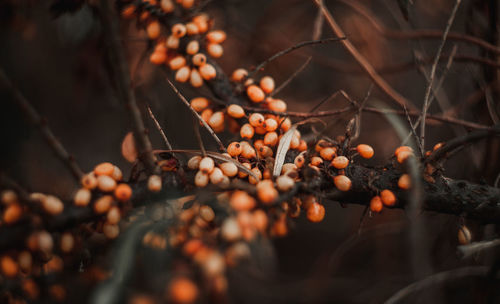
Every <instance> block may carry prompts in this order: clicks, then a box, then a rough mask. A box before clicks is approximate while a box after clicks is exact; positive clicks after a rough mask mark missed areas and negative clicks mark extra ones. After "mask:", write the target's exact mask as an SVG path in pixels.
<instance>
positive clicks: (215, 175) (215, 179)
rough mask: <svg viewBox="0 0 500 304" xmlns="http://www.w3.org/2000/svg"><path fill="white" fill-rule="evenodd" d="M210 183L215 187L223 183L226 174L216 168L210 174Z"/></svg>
mask: <svg viewBox="0 0 500 304" xmlns="http://www.w3.org/2000/svg"><path fill="white" fill-rule="evenodd" d="M209 177H210V182H211V183H212V184H214V185H216V184H219V183H221V182H222V181H223V180H224V173H222V170H221V169H220V168H217V167H215V168H214V169H213V170H212V173H210V176H209Z"/></svg>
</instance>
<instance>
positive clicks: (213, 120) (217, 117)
mask: <svg viewBox="0 0 500 304" xmlns="http://www.w3.org/2000/svg"><path fill="white" fill-rule="evenodd" d="M208 125H209V126H211V127H212V128H213V129H219V128H220V127H221V126H224V113H222V112H220V111H219V112H215V113H214V114H212V116H210V119H209V120H208Z"/></svg>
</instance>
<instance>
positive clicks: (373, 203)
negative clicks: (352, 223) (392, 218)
mask: <svg viewBox="0 0 500 304" xmlns="http://www.w3.org/2000/svg"><path fill="white" fill-rule="evenodd" d="M383 207H384V204H383V203H382V199H381V198H380V196H378V195H377V196H374V197H372V199H371V200H370V210H371V211H372V212H377V213H378V212H380V211H382V208H383Z"/></svg>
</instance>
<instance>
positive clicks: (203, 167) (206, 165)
mask: <svg viewBox="0 0 500 304" xmlns="http://www.w3.org/2000/svg"><path fill="white" fill-rule="evenodd" d="M214 168H215V163H214V160H213V158H211V157H208V156H206V157H203V158H202V159H201V161H200V171H201V172H203V173H205V174H210V173H212V171H213V170H214Z"/></svg>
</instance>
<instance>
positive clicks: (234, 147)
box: [227, 141, 242, 157]
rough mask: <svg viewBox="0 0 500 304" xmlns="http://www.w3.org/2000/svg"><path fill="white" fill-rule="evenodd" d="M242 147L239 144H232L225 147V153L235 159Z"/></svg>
mask: <svg viewBox="0 0 500 304" xmlns="http://www.w3.org/2000/svg"><path fill="white" fill-rule="evenodd" d="M241 150H242V147H241V145H240V143H239V142H235V141H234V142H232V143H230V144H229V146H227V153H229V155H231V156H232V157H236V156H238V155H240V154H241Z"/></svg>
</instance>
